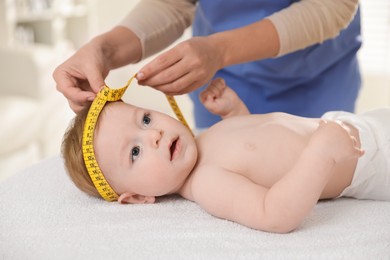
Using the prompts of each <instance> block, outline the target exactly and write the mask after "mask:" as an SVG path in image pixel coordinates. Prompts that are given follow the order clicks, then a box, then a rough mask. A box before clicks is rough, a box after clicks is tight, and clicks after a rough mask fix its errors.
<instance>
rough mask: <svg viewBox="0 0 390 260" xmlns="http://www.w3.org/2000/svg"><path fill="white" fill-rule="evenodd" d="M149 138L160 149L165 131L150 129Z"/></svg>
mask: <svg viewBox="0 0 390 260" xmlns="http://www.w3.org/2000/svg"><path fill="white" fill-rule="evenodd" d="M148 136H149V138H150V141H151V144H152V145H153V146H154V147H156V148H158V147H159V145H160V141H161V138H162V136H163V131H162V130H160V129H150V130H149V135H148Z"/></svg>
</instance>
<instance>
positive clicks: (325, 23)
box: [120, 0, 358, 58]
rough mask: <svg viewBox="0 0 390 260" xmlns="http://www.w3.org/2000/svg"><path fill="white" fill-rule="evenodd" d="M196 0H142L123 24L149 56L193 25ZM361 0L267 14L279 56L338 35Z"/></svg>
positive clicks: (320, 0) (304, 4)
mask: <svg viewBox="0 0 390 260" xmlns="http://www.w3.org/2000/svg"><path fill="white" fill-rule="evenodd" d="M196 2H197V1H196V0H165V1H161V0H142V1H140V2H139V3H138V5H137V6H136V7H135V8H134V9H133V10H132V11H131V12H130V13H129V14H128V15H127V16H126V17H125V18H124V19H123V20H122V22H121V23H120V25H122V26H125V27H127V28H129V29H130V30H132V31H133V32H134V33H135V34H136V35H137V36H138V37H139V38H140V40H141V44H142V50H143V55H142V58H145V57H148V56H150V55H152V54H154V53H156V52H158V51H160V50H162V49H163V48H165V47H167V46H168V45H169V44H171V43H172V42H174V41H175V40H176V39H177V38H179V37H180V36H181V35H182V34H183V32H184V30H185V29H186V28H187V27H188V26H190V25H191V23H192V19H193V16H194V10H195V4H196ZM357 8H358V0H327V1H325V0H301V1H299V2H296V3H294V4H292V5H291V6H289V7H288V8H286V9H283V10H281V11H279V12H276V13H274V14H272V15H270V16H269V17H267V18H268V19H269V20H270V21H271V22H272V23H273V24H274V26H275V28H276V30H277V33H278V36H279V40H280V49H279V52H278V56H282V55H284V54H287V53H290V52H293V51H296V50H300V49H303V48H305V47H307V46H310V45H313V44H316V43H321V42H323V41H325V40H327V39H330V38H333V37H336V36H337V35H338V34H339V33H340V31H341V30H342V29H344V28H345V27H347V26H348V24H349V23H350V21H351V20H352V19H353V17H354V15H355V13H356V10H357Z"/></svg>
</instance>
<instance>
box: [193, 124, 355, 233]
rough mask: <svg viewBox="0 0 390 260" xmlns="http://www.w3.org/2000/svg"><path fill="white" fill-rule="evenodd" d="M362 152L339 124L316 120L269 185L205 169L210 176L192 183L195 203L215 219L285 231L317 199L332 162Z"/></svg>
mask: <svg viewBox="0 0 390 260" xmlns="http://www.w3.org/2000/svg"><path fill="white" fill-rule="evenodd" d="M362 154H363V151H362V150H361V149H360V148H359V147H356V140H355V139H354V138H353V137H352V136H351V135H350V133H349V132H348V130H347V129H345V128H344V126H343V125H339V124H338V123H336V122H325V121H321V123H320V126H319V128H318V130H317V131H316V132H315V133H314V134H313V136H312V138H311V139H310V141H309V143H308V145H307V147H306V148H305V149H304V151H303V152H302V154H301V156H300V158H299V159H298V161H297V162H296V164H295V165H294V166H293V168H292V169H291V170H290V171H289V172H287V173H286V174H285V175H284V177H283V178H281V179H280V180H279V181H278V182H276V183H275V184H274V185H273V186H272V187H270V188H266V187H263V186H261V185H258V184H256V183H254V182H252V181H251V180H249V179H248V178H246V177H244V176H242V175H240V174H237V173H234V172H229V171H227V170H225V169H208V171H212V172H213V174H208V175H207V179H206V180H205V179H203V180H202V181H201V182H202V183H201V185H200V184H199V185H197V186H202V192H200V193H197V192H194V197H195V201H197V202H198V203H199V204H200V205H201V206H202V207H203V208H204V209H205V210H207V211H208V212H209V213H210V214H213V215H215V216H217V217H220V218H225V219H229V220H232V221H235V222H238V223H240V224H242V225H245V226H248V227H251V228H255V229H259V230H264V231H269V232H278V233H286V232H290V231H292V230H294V229H296V228H297V227H298V226H299V225H300V224H301V223H302V221H303V220H304V218H305V217H307V216H308V215H309V213H310V212H311V210H312V209H313V207H314V206H315V204H316V203H317V201H318V199H319V198H320V195H321V193H322V191H323V189H324V187H325V185H326V184H327V183H328V181H329V179H330V178H331V177H332V173H333V171H332V170H333V167H334V166H335V164H336V163H339V162H341V161H344V160H349V159H352V158H357V157H359V156H361V155H362ZM203 170H207V169H203Z"/></svg>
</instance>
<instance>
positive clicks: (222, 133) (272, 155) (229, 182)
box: [181, 103, 362, 232]
mask: <svg viewBox="0 0 390 260" xmlns="http://www.w3.org/2000/svg"><path fill="white" fill-rule="evenodd" d="M205 106H206V107H207V103H205ZM234 107H235V108H236V107H239V106H237V105H234ZM225 112H226V111H225ZM320 121H321V120H320V119H308V118H302V117H296V116H292V115H289V114H284V113H271V114H264V115H246V116H239V117H235V116H230V117H229V118H225V119H224V120H222V121H221V122H219V123H217V124H216V125H214V126H212V127H211V128H210V129H208V130H207V131H205V133H203V134H201V135H200V136H199V137H198V138H197V146H198V161H197V164H196V166H195V168H194V170H193V172H192V174H191V176H190V178H189V180H188V182H187V183H186V185H185V186H184V187H183V189H182V190H181V194H182V195H183V196H184V197H185V198H187V199H190V200H193V201H196V202H197V203H198V204H200V205H201V206H202V207H203V208H205V209H206V210H207V211H208V212H210V213H211V214H213V215H215V216H218V217H221V218H226V219H230V220H233V221H236V222H238V223H241V224H244V225H247V226H250V227H253V228H258V229H262V230H267V231H274V232H288V231H290V230H292V229H295V228H296V227H297V226H298V225H299V223H300V222H301V221H302V220H303V218H304V217H306V216H307V215H308V214H309V213H310V211H311V209H312V208H313V207H314V205H315V203H316V202H317V201H318V200H319V199H330V198H336V197H338V196H339V195H340V193H341V192H342V191H343V190H344V189H345V188H346V187H348V186H349V185H350V183H351V181H352V178H353V173H354V171H355V168H356V164H357V160H358V157H359V156H360V155H361V154H362V152H361V151H356V149H354V148H351V149H350V151H348V152H347V153H346V154H343V155H341V154H340V157H338V158H337V156H338V155H335V157H333V155H332V154H333V149H340V150H343V149H344V147H343V145H344V144H343V142H342V141H340V143H339V141H338V139H339V138H346V140H347V142H348V141H350V140H348V138H349V137H348V134H347V131H349V133H350V135H351V136H352V137H354V138H355V139H356V140H352V141H350V142H351V144H352V142H353V143H354V144H352V145H351V147H353V146H355V147H360V141H359V135H358V131H357V130H356V129H355V128H354V127H352V126H350V125H346V124H343V127H344V128H346V129H347V131H345V130H344V129H342V127H341V126H339V125H337V123H334V122H332V123H322V124H321V127H320V128H321V129H319V123H320ZM327 128H333V129H332V131H333V132H335V133H336V132H337V131H338V132H340V133H339V135H340V136H342V135H343V134H344V135H345V136H344V137H338V136H336V135H333V136H332V133H331V132H332V131H328V130H327ZM334 130H335V131H334ZM328 132H329V134H328ZM315 133H316V135H315ZM327 135H329V137H327ZM326 138H328V139H329V144H326V142H327V141H326ZM340 140H345V139H340ZM314 143H316V145H315V146H313V144H314ZM320 143H323V145H322V146H318V144H320ZM333 144H334V145H333ZM336 145H340V146H339V147H335V146H336ZM347 145H348V144H347ZM330 146H334V147H330ZM318 147H321V148H320V149H318ZM328 150H329V151H328ZM328 155H329V157H327V156H328ZM283 222H284V223H285V224H283V225H280V224H278V223H283Z"/></svg>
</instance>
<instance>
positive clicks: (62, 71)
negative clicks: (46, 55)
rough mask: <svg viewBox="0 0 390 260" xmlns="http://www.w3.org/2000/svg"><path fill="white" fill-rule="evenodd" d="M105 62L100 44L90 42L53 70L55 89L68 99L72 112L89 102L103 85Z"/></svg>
mask: <svg viewBox="0 0 390 260" xmlns="http://www.w3.org/2000/svg"><path fill="white" fill-rule="evenodd" d="M105 64H106V63H105V61H104V55H103V52H102V50H101V48H100V46H98V45H97V44H95V43H94V42H90V43H88V44H86V45H84V46H83V47H81V48H80V49H79V50H78V51H77V52H76V53H75V54H74V55H73V56H71V57H70V58H69V59H68V60H66V61H65V62H64V63H62V64H61V65H60V66H58V67H57V68H56V69H55V70H54V73H53V78H54V80H55V81H56V83H57V90H58V91H60V92H61V93H62V94H63V95H64V96H65V97H66V98H67V99H68V102H69V105H70V107H71V109H72V110H73V111H74V112H76V113H78V112H80V111H81V110H82V109H83V107H85V106H86V105H88V104H90V102H91V101H92V100H93V99H94V98H95V95H96V93H97V92H99V90H100V88H101V87H102V86H104V78H105V77H106V76H107V74H108V71H109V70H108V68H107V67H106V65H105Z"/></svg>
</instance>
